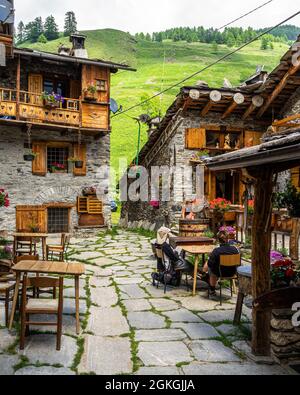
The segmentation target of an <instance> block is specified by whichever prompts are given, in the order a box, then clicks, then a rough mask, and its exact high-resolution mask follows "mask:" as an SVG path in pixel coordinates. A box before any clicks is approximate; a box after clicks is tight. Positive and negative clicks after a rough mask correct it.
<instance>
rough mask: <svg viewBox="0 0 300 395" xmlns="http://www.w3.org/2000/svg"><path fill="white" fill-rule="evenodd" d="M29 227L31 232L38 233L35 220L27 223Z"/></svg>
mask: <svg viewBox="0 0 300 395" xmlns="http://www.w3.org/2000/svg"><path fill="white" fill-rule="evenodd" d="M29 229H30V231H31V232H32V233H39V231H40V228H39V225H38V224H37V223H36V222H35V221H32V222H31V224H29Z"/></svg>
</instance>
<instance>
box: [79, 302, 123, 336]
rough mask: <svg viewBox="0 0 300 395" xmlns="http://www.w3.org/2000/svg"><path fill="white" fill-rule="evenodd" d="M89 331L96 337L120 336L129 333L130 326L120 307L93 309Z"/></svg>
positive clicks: (91, 310)
mask: <svg viewBox="0 0 300 395" xmlns="http://www.w3.org/2000/svg"><path fill="white" fill-rule="evenodd" d="M87 330H88V331H91V332H93V333H94V335H96V336H120V335H124V334H125V333H128V332H129V326H128V323H127V321H126V319H125V317H124V316H123V315H122V312H121V309H120V307H113V308H107V309H100V308H98V307H91V309H90V317H89V323H88V327H87Z"/></svg>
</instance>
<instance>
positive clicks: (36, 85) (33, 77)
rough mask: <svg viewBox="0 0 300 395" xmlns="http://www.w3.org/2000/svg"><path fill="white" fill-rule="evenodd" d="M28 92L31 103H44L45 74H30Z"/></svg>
mask: <svg viewBox="0 0 300 395" xmlns="http://www.w3.org/2000/svg"><path fill="white" fill-rule="evenodd" d="M28 92H29V93H30V103H31V104H38V105H42V98H41V94H42V92H43V76H42V75H41V74H29V75H28Z"/></svg>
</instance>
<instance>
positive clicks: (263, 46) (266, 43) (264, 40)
mask: <svg viewBox="0 0 300 395" xmlns="http://www.w3.org/2000/svg"><path fill="white" fill-rule="evenodd" d="M268 48H269V40H268V38H267V37H263V38H262V39H261V46H260V49H261V50H262V51H265V50H267V49H268Z"/></svg>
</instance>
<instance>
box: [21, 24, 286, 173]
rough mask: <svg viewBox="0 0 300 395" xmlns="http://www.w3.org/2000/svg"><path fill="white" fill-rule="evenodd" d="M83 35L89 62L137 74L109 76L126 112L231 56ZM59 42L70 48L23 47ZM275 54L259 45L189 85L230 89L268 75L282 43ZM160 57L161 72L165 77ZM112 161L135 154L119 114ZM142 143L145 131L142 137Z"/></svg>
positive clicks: (128, 125) (182, 45) (109, 33)
mask: <svg viewBox="0 0 300 395" xmlns="http://www.w3.org/2000/svg"><path fill="white" fill-rule="evenodd" d="M83 33H84V34H86V35H87V49H88V52H89V56H90V58H102V59H105V60H112V61H117V62H127V63H129V64H130V65H131V66H134V67H137V69H138V71H137V72H136V73H133V72H124V71H120V72H119V73H118V74H116V75H113V76H112V97H113V98H115V99H116V100H117V101H118V103H119V104H122V105H123V108H124V109H126V108H127V107H129V106H130V105H132V104H135V103H137V102H139V101H140V98H141V96H142V95H143V94H144V93H148V94H151V95H152V94H154V93H156V92H158V91H159V90H160V89H161V88H162V87H163V88H165V87H167V86H169V85H170V84H173V83H175V82H178V81H179V80H181V79H183V78H184V77H186V76H188V75H189V74H192V73H194V72H195V71H196V70H199V69H201V68H202V67H203V66H205V65H207V64H209V63H211V62H213V61H214V60H216V59H217V58H219V57H221V56H222V55H224V54H226V53H228V52H230V49H229V48H227V47H225V46H219V48H218V51H217V52H214V51H213V49H212V46H211V45H208V44H202V43H192V44H187V43H186V42H179V43H173V42H164V43H152V42H147V41H140V42H138V43H136V42H135V41H134V39H132V38H131V37H130V36H129V34H127V33H124V32H120V31H117V30H113V29H105V30H97V31H88V32H83ZM59 43H65V44H67V43H68V38H65V37H61V38H59V39H58V40H55V41H52V42H49V43H47V44H28V43H25V45H24V46H26V47H31V48H34V49H40V50H44V51H50V52H57V48H58V45H59ZM274 45H275V48H274V50H272V51H270V50H268V51H261V50H260V42H258V43H254V44H252V45H251V46H249V47H247V48H245V49H243V50H242V51H241V52H240V53H237V54H235V55H233V56H232V57H231V59H227V60H226V61H224V62H222V63H220V64H218V65H216V66H214V67H213V68H211V69H209V70H207V71H205V72H204V73H202V74H200V75H198V76H197V77H195V78H194V79H192V80H190V81H189V82H188V83H187V85H189V84H193V83H194V82H196V81H198V80H200V79H201V80H205V81H206V82H207V83H208V84H209V85H210V86H212V87H219V86H222V84H223V78H224V77H226V78H228V79H229V80H230V81H231V82H232V83H233V84H238V83H239V82H241V81H243V80H245V79H246V78H247V77H248V76H250V75H251V74H253V72H254V71H255V68H256V65H257V64H264V65H265V66H266V69H267V70H268V71H271V70H272V69H273V68H274V67H275V66H276V65H277V63H278V61H279V59H280V57H281V56H282V55H283V54H284V52H285V51H286V50H287V45H285V44H274ZM164 56H165V58H166V62H165V72H164V81H162V77H163V64H164ZM178 90H179V87H178V88H175V89H172V90H171V91H169V92H167V93H166V94H164V95H163V97H162V100H161V105H162V112H163V113H164V112H165V111H166V109H167V108H168V107H169V105H170V104H171V103H172V101H173V100H174V98H175V96H176V94H177V93H178ZM141 113H143V110H142V109H141V108H138V109H136V110H134V111H132V112H130V113H129V115H130V116H137V115H140V114H141ZM112 127H113V132H112V147H111V149H112V157H111V163H112V165H113V166H114V167H115V168H116V170H118V158H119V157H126V158H127V159H128V161H130V160H131V159H132V158H133V157H134V155H135V153H136V145H137V125H136V123H135V122H134V121H133V120H132V119H131V118H129V117H127V116H125V115H123V116H118V117H115V118H113V119H112ZM142 140H143V143H144V142H146V131H145V130H143V134H142Z"/></svg>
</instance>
